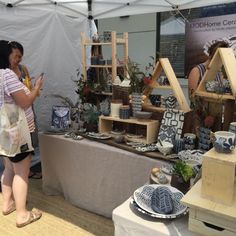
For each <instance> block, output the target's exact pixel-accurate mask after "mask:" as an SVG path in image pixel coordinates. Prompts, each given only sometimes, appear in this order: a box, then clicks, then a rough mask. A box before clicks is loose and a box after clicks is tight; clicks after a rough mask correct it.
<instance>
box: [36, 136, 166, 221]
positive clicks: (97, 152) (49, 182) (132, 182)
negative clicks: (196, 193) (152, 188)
mask: <svg viewBox="0 0 236 236" xmlns="http://www.w3.org/2000/svg"><path fill="white" fill-rule="evenodd" d="M39 141H40V158H41V162H42V174H43V191H44V193H45V194H47V195H63V196H64V197H65V199H66V200H67V201H69V202H70V203H72V204H73V205H76V206H78V207H80V208H83V209H86V210H88V211H91V212H94V213H97V214H100V215H103V216H106V217H111V216H112V210H113V209H114V208H116V207H117V206H118V205H120V204H121V203H122V202H124V201H125V200H126V199H127V198H128V197H129V196H130V195H132V194H133V192H134V190H135V189H137V188H138V187H140V186H142V185H143V184H145V183H147V182H148V180H149V175H150V171H151V169H152V168H153V167H160V166H161V165H162V164H164V163H165V161H161V160H155V159H151V158H148V157H146V156H143V155H138V154H135V153H131V152H128V151H125V150H122V149H119V148H116V147H112V146H109V145H106V144H103V143H99V142H96V141H91V140H87V139H83V140H80V141H77V140H72V139H70V138H64V136H63V135H48V134H43V133H40V134H39Z"/></svg>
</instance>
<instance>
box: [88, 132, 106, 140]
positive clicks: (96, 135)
mask: <svg viewBox="0 0 236 236" xmlns="http://www.w3.org/2000/svg"><path fill="white" fill-rule="evenodd" d="M86 134H87V136H88V137H90V138H94V139H109V138H111V136H110V135H107V134H100V133H95V132H88V133H86Z"/></svg>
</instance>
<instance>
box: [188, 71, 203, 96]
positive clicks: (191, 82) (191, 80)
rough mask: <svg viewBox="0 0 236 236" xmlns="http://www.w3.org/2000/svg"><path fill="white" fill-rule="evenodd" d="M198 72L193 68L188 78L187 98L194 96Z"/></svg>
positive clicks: (197, 82)
mask: <svg viewBox="0 0 236 236" xmlns="http://www.w3.org/2000/svg"><path fill="white" fill-rule="evenodd" d="M199 80H200V72H199V69H198V68H197V67H194V68H193V69H192V70H191V72H190V73H189V76H188V91H189V97H191V96H194V93H195V91H196V89H197V87H198V85H199Z"/></svg>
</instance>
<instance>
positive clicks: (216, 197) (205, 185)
mask: <svg viewBox="0 0 236 236" xmlns="http://www.w3.org/2000/svg"><path fill="white" fill-rule="evenodd" d="M235 164H236V151H235V150H234V151H233V152H232V153H229V154H223V153H218V152H216V151H215V149H214V148H212V149H211V150H209V151H208V152H206V153H205V154H204V156H203V165H202V188H201V195H202V197H206V198H209V199H211V200H212V201H215V202H220V203H223V204H227V205H231V204H232V203H233V200H234V191H235V190H234V183H235Z"/></svg>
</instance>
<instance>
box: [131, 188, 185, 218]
mask: <svg viewBox="0 0 236 236" xmlns="http://www.w3.org/2000/svg"><path fill="white" fill-rule="evenodd" d="M163 186H164V187H166V188H168V189H169V190H170V191H171V193H172V195H171V197H172V200H173V205H174V210H173V212H172V213H171V214H161V213H157V212H155V211H153V210H152V207H151V196H152V193H153V191H154V190H155V189H156V188H160V187H163ZM183 196H184V194H183V193H182V192H180V191H179V190H178V189H176V188H174V187H171V186H168V185H160V184H151V185H144V186H142V187H140V188H138V189H137V190H135V191H134V194H133V197H134V200H135V202H136V203H137V205H138V206H139V207H140V208H141V209H143V210H144V211H146V212H148V213H150V214H151V215H155V216H156V217H157V218H169V219H172V218H176V217H178V216H180V215H182V214H184V213H185V212H186V210H187V207H186V206H184V205H183V204H181V203H180V200H181V198H182V197H183Z"/></svg>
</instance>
